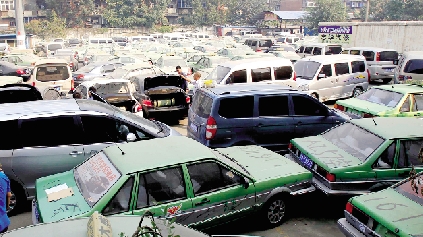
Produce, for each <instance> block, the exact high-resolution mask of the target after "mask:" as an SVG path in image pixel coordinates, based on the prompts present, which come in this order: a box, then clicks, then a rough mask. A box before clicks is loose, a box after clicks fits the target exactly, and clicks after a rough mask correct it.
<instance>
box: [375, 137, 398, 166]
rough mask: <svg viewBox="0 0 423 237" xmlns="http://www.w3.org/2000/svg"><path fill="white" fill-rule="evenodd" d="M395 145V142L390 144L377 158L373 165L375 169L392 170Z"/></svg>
mask: <svg viewBox="0 0 423 237" xmlns="http://www.w3.org/2000/svg"><path fill="white" fill-rule="evenodd" d="M395 144H396V142H395V141H394V142H392V144H391V145H389V147H388V148H386V150H385V151H383V152H382V154H381V155H380V156H379V158H378V159H377V160H376V162H375V163H374V165H373V168H375V169H392V167H394V158H395V147H396V146H395Z"/></svg>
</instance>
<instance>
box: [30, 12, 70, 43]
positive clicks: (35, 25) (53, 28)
mask: <svg viewBox="0 0 423 237" xmlns="http://www.w3.org/2000/svg"><path fill="white" fill-rule="evenodd" d="M25 31H26V32H27V33H29V34H34V35H37V36H39V37H40V38H42V39H43V40H45V39H47V38H55V37H56V38H63V37H65V36H66V23H65V20H64V19H61V18H59V17H58V16H57V14H56V12H54V11H51V12H50V14H49V15H48V17H47V20H32V21H30V22H28V23H26V24H25Z"/></svg>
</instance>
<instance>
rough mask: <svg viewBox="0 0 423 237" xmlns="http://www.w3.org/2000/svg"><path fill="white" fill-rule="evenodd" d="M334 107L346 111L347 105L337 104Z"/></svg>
mask: <svg viewBox="0 0 423 237" xmlns="http://www.w3.org/2000/svg"><path fill="white" fill-rule="evenodd" d="M333 108H335V109H337V110H341V111H345V107H344V106H342V105H339V104H335V105H334V106H333Z"/></svg>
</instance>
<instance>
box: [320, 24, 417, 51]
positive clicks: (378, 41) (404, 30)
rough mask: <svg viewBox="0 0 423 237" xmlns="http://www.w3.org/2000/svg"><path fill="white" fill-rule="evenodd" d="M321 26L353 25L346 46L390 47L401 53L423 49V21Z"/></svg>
mask: <svg viewBox="0 0 423 237" xmlns="http://www.w3.org/2000/svg"><path fill="white" fill-rule="evenodd" d="M319 26H340V27H344V26H345V27H350V26H351V27H352V33H351V34H350V35H349V37H350V39H349V42H348V43H344V44H343V45H344V47H358V46H360V47H379V48H390V49H395V50H397V51H398V52H399V53H402V52H404V51H423V44H422V43H421V39H422V38H423V21H387V22H320V23H319ZM319 35H321V34H320V33H319Z"/></svg>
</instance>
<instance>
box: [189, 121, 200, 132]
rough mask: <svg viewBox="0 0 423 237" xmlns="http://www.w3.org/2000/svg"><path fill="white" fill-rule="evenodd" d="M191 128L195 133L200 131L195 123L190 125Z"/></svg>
mask: <svg viewBox="0 0 423 237" xmlns="http://www.w3.org/2000/svg"><path fill="white" fill-rule="evenodd" d="M189 127H190V128H191V130H192V131H193V132H197V131H198V128H197V126H196V125H195V124H194V123H191V124H190V125H189Z"/></svg>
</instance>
